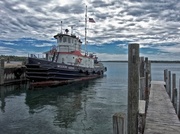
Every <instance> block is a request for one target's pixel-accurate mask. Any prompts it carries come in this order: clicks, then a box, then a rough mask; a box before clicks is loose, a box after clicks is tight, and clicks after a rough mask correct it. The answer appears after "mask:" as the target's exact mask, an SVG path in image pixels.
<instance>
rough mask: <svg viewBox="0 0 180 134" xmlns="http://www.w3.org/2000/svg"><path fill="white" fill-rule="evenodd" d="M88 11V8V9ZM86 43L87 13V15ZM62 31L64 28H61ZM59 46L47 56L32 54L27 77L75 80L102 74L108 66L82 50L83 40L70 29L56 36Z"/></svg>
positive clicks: (35, 79) (32, 79)
mask: <svg viewBox="0 0 180 134" xmlns="http://www.w3.org/2000/svg"><path fill="white" fill-rule="evenodd" d="M86 11H87V10H86ZM85 16H86V17H85V45H86V26H87V13H86V15H85ZM61 31H62V30H61ZM54 38H55V39H57V46H55V47H53V48H52V49H51V50H50V51H48V52H45V54H46V58H45V59H42V58H41V59H40V58H37V57H35V56H34V55H31V56H30V57H28V63H27V64H26V67H27V69H26V77H27V78H28V79H29V80H31V81H47V80H58V81H61V80H62V81H63V80H74V79H79V78H85V77H90V76H102V75H103V74H104V72H105V71H106V67H104V66H103V64H102V63H100V62H98V60H97V59H98V57H96V56H95V55H93V54H87V53H85V54H83V53H82V52H81V45H82V41H81V40H80V39H79V38H78V37H77V36H76V35H75V34H73V33H72V32H71V34H69V30H68V29H66V30H65V32H64V33H62V32H61V33H58V34H57V35H55V36H54Z"/></svg>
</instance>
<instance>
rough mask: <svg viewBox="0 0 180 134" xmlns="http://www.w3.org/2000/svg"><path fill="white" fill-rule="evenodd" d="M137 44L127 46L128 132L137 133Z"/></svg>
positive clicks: (129, 133)
mask: <svg viewBox="0 0 180 134" xmlns="http://www.w3.org/2000/svg"><path fill="white" fill-rule="evenodd" d="M138 102H139V44H129V46H128V127H127V129H128V130H127V131H128V134H137V133H138V118H137V117H138V105H139V104H138Z"/></svg>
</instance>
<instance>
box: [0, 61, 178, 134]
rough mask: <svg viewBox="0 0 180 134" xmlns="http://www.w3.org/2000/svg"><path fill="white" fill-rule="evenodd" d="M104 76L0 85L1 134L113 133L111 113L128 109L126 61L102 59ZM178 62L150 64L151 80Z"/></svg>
mask: <svg viewBox="0 0 180 134" xmlns="http://www.w3.org/2000/svg"><path fill="white" fill-rule="evenodd" d="M104 65H105V66H106V67H107V69H108V70H107V72H106V73H105V76H104V77H103V78H98V79H95V80H90V81H86V82H78V83H74V84H70V85H64V86H58V87H44V88H38V89H37V90H28V89H29V84H18V85H11V86H1V87H0V99H1V101H0V134H112V133H113V131H112V130H113V126H112V125H113V123H112V116H113V114H114V113H117V112H123V113H126V112H127V88H128V85H127V83H128V63H127V62H104ZM164 69H168V70H170V71H172V73H175V74H176V77H177V78H176V79H177V82H176V85H177V87H179V82H178V81H179V78H180V64H176V63H173V64H172V63H152V64H151V70H152V72H151V73H152V80H160V81H162V80H163V79H164V78H163V77H164V76H163V73H164Z"/></svg>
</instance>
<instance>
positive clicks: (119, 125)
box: [113, 113, 126, 134]
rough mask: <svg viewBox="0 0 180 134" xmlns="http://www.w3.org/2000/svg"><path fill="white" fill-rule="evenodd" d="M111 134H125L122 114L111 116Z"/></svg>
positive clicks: (124, 117)
mask: <svg viewBox="0 0 180 134" xmlns="http://www.w3.org/2000/svg"><path fill="white" fill-rule="evenodd" d="M113 134H126V116H125V114H124V113H115V114H114V115H113Z"/></svg>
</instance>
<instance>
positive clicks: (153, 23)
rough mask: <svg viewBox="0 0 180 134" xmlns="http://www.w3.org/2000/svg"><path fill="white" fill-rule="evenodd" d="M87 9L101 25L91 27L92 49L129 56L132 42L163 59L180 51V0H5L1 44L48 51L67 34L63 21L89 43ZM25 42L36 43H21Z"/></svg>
mask: <svg viewBox="0 0 180 134" xmlns="http://www.w3.org/2000/svg"><path fill="white" fill-rule="evenodd" d="M85 5H87V6H88V9H87V10H88V14H87V15H88V17H92V18H94V19H95V21H96V23H95V24H91V23H88V29H89V30H88V34H87V35H88V38H87V40H88V42H89V45H90V46H91V47H90V50H91V51H93V50H94V51H96V52H99V53H103V54H107V55H108V54H110V55H111V54H113V52H114V54H117V55H121V54H123V55H124V54H125V53H126V52H127V46H128V43H130V42H137V43H140V47H141V48H142V52H143V53H144V54H145V53H147V54H151V53H153V54H154V55H158V56H159V58H162V57H161V56H160V55H161V54H162V55H163V56H166V57H167V58H168V57H169V55H171V56H172V55H174V54H173V53H178V52H179V51H180V50H179V49H176V48H175V47H179V42H180V37H179V34H180V30H179V29H180V15H179V8H180V1H179V0H171V1H169V0H159V1H156V0H150V1H149V0H121V1H117V0H66V1H59V0H52V1H49V0H43V1H33V0H21V1H19V0H13V1H0V18H1V20H0V29H1V33H0V40H3V41H7V42H6V43H3V44H0V46H1V47H8V48H12V49H16V50H18V47H15V46H21V47H22V46H24V47H26V45H27V46H28V47H27V48H26V51H33V49H34V51H35V52H37V51H38V52H40V51H45V50H47V49H48V47H50V46H51V45H54V44H55V40H54V41H53V42H51V41H52V38H53V36H54V35H55V34H57V33H59V32H60V31H61V21H62V22H63V23H62V26H63V30H64V29H65V28H69V27H68V26H69V25H75V29H74V31H75V32H76V33H77V34H78V36H80V37H81V39H82V41H84V20H85V19H84V16H85ZM23 38H24V39H27V40H28V39H32V42H31V43H30V41H25V40H23V41H24V44H22V43H19V42H17V40H21V39H23ZM38 40H39V42H38ZM8 41H10V42H9V44H8ZM48 41H50V43H49V42H48ZM123 44H126V45H123ZM31 46H32V48H31ZM100 46H101V47H100ZM145 48H146V49H145ZM20 49H21V48H20ZM121 49H122V50H121ZM124 51H125V52H124ZM17 52H18V51H17ZM120 53H121V54H120ZM164 53H168V54H166V55H164ZM110 55H108V56H110ZM150 56H151V55H150ZM152 57H153V56H152ZM175 57H176V56H175ZM122 58H124V57H123V56H122ZM153 58H154V57H153ZM112 59H113V58H112ZM162 59H165V58H162Z"/></svg>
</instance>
